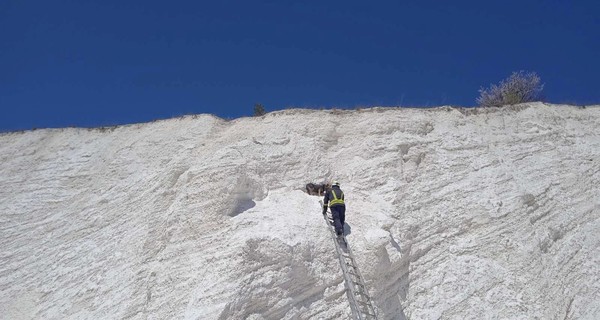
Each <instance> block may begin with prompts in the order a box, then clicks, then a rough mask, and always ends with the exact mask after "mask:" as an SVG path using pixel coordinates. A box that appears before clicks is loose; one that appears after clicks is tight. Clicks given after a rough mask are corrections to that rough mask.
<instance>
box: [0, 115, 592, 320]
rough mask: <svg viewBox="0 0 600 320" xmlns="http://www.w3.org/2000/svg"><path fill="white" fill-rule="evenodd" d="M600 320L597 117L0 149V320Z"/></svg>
mask: <svg viewBox="0 0 600 320" xmlns="http://www.w3.org/2000/svg"><path fill="white" fill-rule="evenodd" d="M332 179H336V180H338V181H340V183H341V186H342V190H343V191H344V193H345V197H346V202H347V219H346V222H347V227H346V229H347V233H348V235H347V238H348V241H349V243H350V246H352V248H353V250H354V253H355V255H356V256H357V260H358V261H357V262H358V265H359V267H360V268H361V271H362V273H363V276H364V277H365V280H366V282H367V285H368V287H369V291H370V293H371V295H372V297H373V300H374V303H375V306H376V309H377V311H378V313H379V316H380V318H381V319H600V196H599V195H600V107H598V106H596V107H587V108H579V107H572V106H559V105H546V104H541V103H533V104H526V105H519V106H512V107H504V108H498V109H460V108H450V107H441V108H434V109H393V108H372V109H364V110H354V111H341V110H325V111H318V110H284V111H278V112H272V113H269V114H267V115H266V116H263V117H256V118H242V119H237V120H233V121H225V120H222V119H219V118H216V117H213V116H210V115H198V116H186V117H183V118H177V119H170V120H164V121H157V122H153V123H146V124H135V125H127V126H119V127H115V128H103V129H101V128H99V129H77V128H69V129H44V130H35V131H27V132H15V133H5V134H2V135H0V318H1V319H255V320H256V319H347V318H349V317H350V307H349V304H348V301H347V297H346V295H345V292H344V282H343V277H342V274H341V272H340V267H339V263H338V260H337V258H336V256H335V253H334V246H333V242H332V240H331V239H330V237H329V232H328V230H327V226H326V224H325V222H324V220H323V219H322V217H321V213H320V207H319V204H318V200H319V198H318V197H315V196H310V195H307V194H306V193H305V192H304V190H303V188H304V185H305V184H306V183H308V182H317V183H320V182H323V181H325V180H332Z"/></svg>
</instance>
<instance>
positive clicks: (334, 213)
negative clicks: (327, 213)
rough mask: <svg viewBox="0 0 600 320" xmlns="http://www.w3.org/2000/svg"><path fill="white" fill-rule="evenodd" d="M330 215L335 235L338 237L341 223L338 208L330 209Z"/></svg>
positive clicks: (340, 231)
mask: <svg viewBox="0 0 600 320" xmlns="http://www.w3.org/2000/svg"><path fill="white" fill-rule="evenodd" d="M329 209H331V215H332V216H333V225H334V226H335V233H337V234H338V235H339V234H341V233H342V223H341V221H340V206H334V207H330V208H329Z"/></svg>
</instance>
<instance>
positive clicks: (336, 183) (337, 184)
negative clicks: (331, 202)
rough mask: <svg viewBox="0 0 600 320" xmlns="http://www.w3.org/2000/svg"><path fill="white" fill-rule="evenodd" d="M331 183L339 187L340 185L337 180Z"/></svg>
mask: <svg viewBox="0 0 600 320" xmlns="http://www.w3.org/2000/svg"><path fill="white" fill-rule="evenodd" d="M331 185H332V186H338V187H339V186H340V183H339V182H337V181H333V183H332V184H331Z"/></svg>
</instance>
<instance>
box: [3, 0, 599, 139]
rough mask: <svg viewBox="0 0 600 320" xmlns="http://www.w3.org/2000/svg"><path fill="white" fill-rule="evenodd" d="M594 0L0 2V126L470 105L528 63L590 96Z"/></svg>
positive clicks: (554, 95) (593, 87)
mask: <svg viewBox="0 0 600 320" xmlns="http://www.w3.org/2000/svg"><path fill="white" fill-rule="evenodd" d="M598 16H600V2H598V1H549V0H547V1H526V0H523V1H511V0H507V1H371V2H367V1H350V0H347V1H277V0H273V1H227V0H225V1H153V0H146V1H109V0H104V1H85V0H73V1H64V0H55V1H27V0H3V1H1V2H0V108H1V117H0V131H10V130H19V129H31V128H34V127H35V128H44V127H65V126H84V127H90V126H102V125H114V124H123V123H133V122H144V121H152V120H155V119H162V118H169V117H173V116H179V115H183V114H191V113H212V114H215V115H218V116H220V117H224V118H237V117H240V116H249V115H252V111H253V106H254V104H255V103H262V104H263V105H264V106H265V108H266V109H267V111H271V110H279V109H284V108H288V107H314V108H321V107H325V108H331V107H338V108H339V107H345V108H354V107H357V106H373V105H383V106H437V105H456V106H473V105H475V99H476V98H477V96H478V89H479V88H480V87H482V86H488V85H489V84H491V83H497V82H499V81H500V80H502V79H504V78H506V77H508V76H509V75H510V74H511V72H513V71H518V70H528V71H535V72H537V73H538V75H539V76H540V77H541V78H542V82H543V83H545V89H544V92H543V93H544V95H545V98H546V100H547V101H548V102H555V103H577V104H592V103H600V96H599V92H600V85H599V83H600V82H599V81H598V77H599V76H600V23H599V21H600V19H599V18H598Z"/></svg>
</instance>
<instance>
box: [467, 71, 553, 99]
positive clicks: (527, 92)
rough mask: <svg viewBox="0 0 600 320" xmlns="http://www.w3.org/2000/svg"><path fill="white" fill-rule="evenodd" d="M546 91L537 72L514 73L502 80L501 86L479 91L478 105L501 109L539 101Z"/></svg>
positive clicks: (492, 86)
mask: <svg viewBox="0 0 600 320" xmlns="http://www.w3.org/2000/svg"><path fill="white" fill-rule="evenodd" d="M543 89H544V85H543V84H541V80H540V77H539V76H538V75H537V74H536V73H535V72H528V73H525V72H524V71H519V72H513V73H512V75H511V76H510V77H508V78H507V79H504V80H502V82H500V84H499V85H495V84H493V85H491V86H490V87H489V88H487V89H484V88H481V89H479V98H477V103H478V104H479V106H481V107H501V106H504V105H512V104H519V103H523V102H530V101H537V100H539V99H540V93H541V92H542V90H543Z"/></svg>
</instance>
